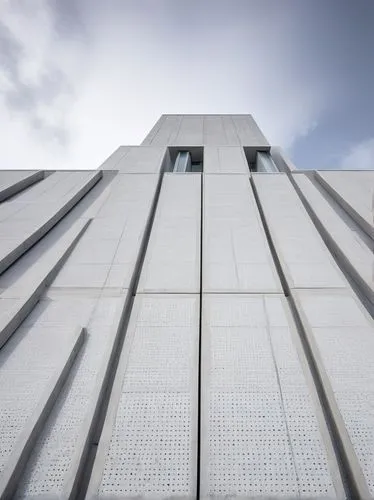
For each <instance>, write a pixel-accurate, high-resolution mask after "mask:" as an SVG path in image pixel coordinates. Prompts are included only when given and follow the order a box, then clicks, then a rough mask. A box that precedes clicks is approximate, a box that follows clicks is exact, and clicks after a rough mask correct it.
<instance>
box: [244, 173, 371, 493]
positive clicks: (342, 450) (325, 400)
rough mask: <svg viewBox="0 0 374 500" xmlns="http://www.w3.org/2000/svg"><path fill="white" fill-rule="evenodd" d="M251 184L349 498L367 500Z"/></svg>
mask: <svg viewBox="0 0 374 500" xmlns="http://www.w3.org/2000/svg"><path fill="white" fill-rule="evenodd" d="M250 182H251V185H252V189H253V193H254V196H255V200H256V203H257V207H258V210H259V212H260V216H261V220H262V223H263V226H264V229H265V233H266V236H267V239H268V242H269V246H270V249H271V253H272V255H273V258H274V262H275V264H276V268H277V270H278V272H279V276H280V279H281V282H282V286H283V289H284V294H285V296H286V297H287V300H288V303H289V307H290V310H291V313H292V316H293V318H294V321H295V324H296V327H297V330H298V333H299V336H300V339H301V342H302V346H303V350H304V354H305V357H306V360H307V363H308V366H309V369H310V372H311V374H312V377H313V381H314V385H315V388H316V391H317V394H318V397H319V401H320V404H321V409H322V411H323V415H324V418H325V421H326V425H327V427H328V430H329V432H330V436H331V442H332V445H333V447H334V451H335V454H336V458H337V461H338V464H339V468H340V474H341V477H342V480H343V484H344V487H345V489H346V495H347V497H348V498H351V499H360V500H364V499H366V498H368V497H369V492H368V490H367V488H366V487H365V485H364V484H362V481H361V478H357V477H356V474H355V471H357V470H358V469H359V465H358V460H357V458H356V456H355V453H354V451H353V449H351V450H350V453H349V454H348V453H347V452H346V447H345V445H344V443H343V439H342V436H341V434H340V432H339V430H338V429H339V426H338V425H337V422H336V415H335V414H334V411H333V410H332V408H331V404H330V400H331V399H332V398H333V395H332V394H330V395H328V394H327V393H326V388H325V385H324V381H323V380H322V377H321V373H320V371H319V369H318V364H317V362H316V359H315V356H314V353H313V350H312V348H311V346H310V343H309V340H308V337H307V335H306V333H305V329H304V326H303V323H302V321H301V318H300V314H299V311H298V308H297V306H296V303H295V301H294V298H293V295H292V293H291V290H290V287H289V284H288V282H287V279H286V277H285V274H284V272H283V269H282V265H281V262H280V260H279V256H278V254H277V252H276V249H275V245H274V243H273V240H272V236H271V233H270V230H269V227H268V224H267V221H266V217H265V214H264V211H263V208H262V205H261V201H260V198H259V196H258V192H257V189H256V185H255V183H254V180H253V178H251V179H250Z"/></svg>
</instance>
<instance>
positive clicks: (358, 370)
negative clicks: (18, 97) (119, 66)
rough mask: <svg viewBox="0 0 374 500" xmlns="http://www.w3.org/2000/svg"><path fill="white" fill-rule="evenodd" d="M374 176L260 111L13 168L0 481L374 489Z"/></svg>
mask: <svg viewBox="0 0 374 500" xmlns="http://www.w3.org/2000/svg"><path fill="white" fill-rule="evenodd" d="M352 167H353V168H354V165H352ZM373 191H374V171H372V172H368V171H343V172H342V171H323V172H322V171H320V172H318V171H312V172H301V171H295V170H294V168H293V166H292V165H291V163H290V162H289V161H288V160H287V159H286V158H285V156H284V155H283V153H282V151H280V150H279V149H277V148H274V147H271V146H270V145H269V144H268V142H267V141H266V139H265V137H264V136H263V134H262V133H261V131H260V130H259V128H258V127H257V125H256V123H255V122H254V120H253V119H252V117H251V116H250V115H222V116H221V115H204V116H201V115H188V116H181V115H164V116H162V117H161V118H160V120H159V121H158V122H157V123H156V125H155V126H154V127H153V129H152V130H151V131H150V133H149V134H148V136H147V137H146V139H145V140H144V142H143V143H142V145H140V146H121V147H120V148H118V149H117V150H116V151H115V152H114V153H113V154H112V155H111V156H110V157H109V158H108V159H107V160H106V161H105V162H104V164H103V165H102V166H101V167H100V168H99V169H98V170H94V171H80V172H78V171H74V172H71V171H69V172H68V171H59V172H45V171H37V172H31V171H16V172H15V171H1V172H0V202H1V204H0V233H1V234H0V292H1V295H0V346H1V349H0V497H1V498H17V499H21V498H22V499H24V498H28V499H36V498H37V499H60V500H61V499H75V498H87V499H94V498H95V499H103V500H104V499H107V500H114V499H120V498H123V499H126V498H128V499H134V498H139V499H140V498H142V499H149V500H161V499H194V498H201V499H204V500H205V499H211V500H214V499H217V500H218V499H229V498H239V499H240V498H242V499H247V498H253V499H254V498H255V499H276V498H283V499H284V498H287V499H296V498H305V499H310V498H315V499H317V498H323V499H334V498H336V499H343V498H351V499H360V500H363V499H368V498H374V368H373V357H374V323H373V319H372V316H373V308H374V286H373V274H374V257H373V245H374V243H373V241H374V227H373V206H372V203H373V201H372V200H373Z"/></svg>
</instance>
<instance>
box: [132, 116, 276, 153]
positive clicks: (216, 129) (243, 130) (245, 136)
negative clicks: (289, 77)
mask: <svg viewBox="0 0 374 500" xmlns="http://www.w3.org/2000/svg"><path fill="white" fill-rule="evenodd" d="M205 144H206V145H217V146H218V145H228V146H238V145H240V144H241V145H243V146H252V147H261V148H262V147H266V148H268V147H269V144H268V142H267V141H266V139H265V137H264V136H263V134H262V132H261V131H260V129H259V128H258V126H257V124H256V122H255V121H254V120H253V118H252V116H251V115H163V116H162V117H161V118H160V119H159V120H158V122H157V123H156V125H155V126H154V127H153V128H152V130H151V131H150V133H149V134H148V135H147V137H146V138H145V139H144V141H143V143H142V145H143V146H149V145H160V146H161V145H164V146H166V145H175V146H202V145H205Z"/></svg>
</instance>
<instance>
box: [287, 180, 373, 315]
mask: <svg viewBox="0 0 374 500" xmlns="http://www.w3.org/2000/svg"><path fill="white" fill-rule="evenodd" d="M294 180H295V182H296V183H297V185H298V187H299V189H300V190H301V194H302V196H303V197H304V200H305V201H306V203H307V204H308V206H309V208H310V210H311V211H312V212H313V214H314V216H315V218H316V220H317V222H319V224H320V229H321V234H322V236H323V237H324V238H325V241H326V243H327V244H328V245H329V246H330V247H331V249H332V250H333V251H334V252H335V254H336V255H337V256H338V257H339V264H340V265H342V266H343V268H344V269H345V270H347V271H348V273H349V274H350V275H351V277H352V278H353V279H354V280H355V282H356V283H357V285H358V286H359V287H360V289H361V292H362V293H363V294H364V296H365V297H366V298H367V299H368V300H369V301H370V303H371V305H372V307H374V276H373V273H374V255H373V252H372V251H371V250H370V249H369V247H367V246H366V245H365V244H364V243H363V242H362V241H361V240H360V238H359V237H358V236H357V234H355V232H354V231H352V230H351V229H350V228H349V227H348V226H347V224H346V223H345V222H344V220H342V219H341V218H340V217H339V215H338V214H337V213H336V212H335V211H334V210H333V208H332V207H331V206H330V205H329V203H328V202H327V201H326V200H325V198H324V197H323V196H322V194H321V193H320V192H319V191H318V189H316V187H315V186H314V185H313V184H312V182H311V181H310V180H309V179H308V178H307V177H306V176H305V175H300V174H296V175H294Z"/></svg>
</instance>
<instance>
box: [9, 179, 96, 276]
mask: <svg viewBox="0 0 374 500" xmlns="http://www.w3.org/2000/svg"><path fill="white" fill-rule="evenodd" d="M101 177H102V172H101V171H98V172H94V173H92V175H89V176H88V178H86V179H85V180H84V181H83V183H79V184H78V185H77V186H76V187H75V188H74V189H73V191H72V194H70V193H69V194H68V195H67V196H63V197H62V198H60V199H59V200H57V202H56V203H55V204H54V207H53V213H52V215H51V216H48V215H47V217H46V216H45V214H44V213H43V212H42V213H37V214H36V217H35V220H32V221H31V222H32V223H30V224H27V225H26V226H25V230H24V231H23V233H22V234H15V235H14V238H11V239H9V240H4V241H3V242H2V243H3V246H2V248H0V274H2V273H3V272H4V271H5V270H6V269H7V268H8V267H9V266H10V265H11V264H13V262H14V261H15V260H17V259H18V258H19V257H20V256H21V255H22V254H23V253H24V252H26V251H27V250H28V249H29V248H30V247H31V246H32V245H34V244H35V243H36V242H37V241H39V240H40V239H41V238H42V237H43V236H44V235H45V234H46V233H47V232H48V231H49V230H50V229H51V228H52V227H53V226H55V225H56V224H57V222H58V221H59V220H60V219H62V217H64V215H66V214H67V213H68V212H69V211H70V210H71V209H72V208H73V207H74V205H76V204H77V203H78V202H79V200H80V199H81V198H83V196H84V195H85V194H86V193H87V192H88V191H89V190H90V189H91V188H92V187H93V186H94V185H95V184H96V183H97V182H98V181H99V180H100V179H101ZM66 198H67V199H66ZM9 231H10V232H12V221H9Z"/></svg>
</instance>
